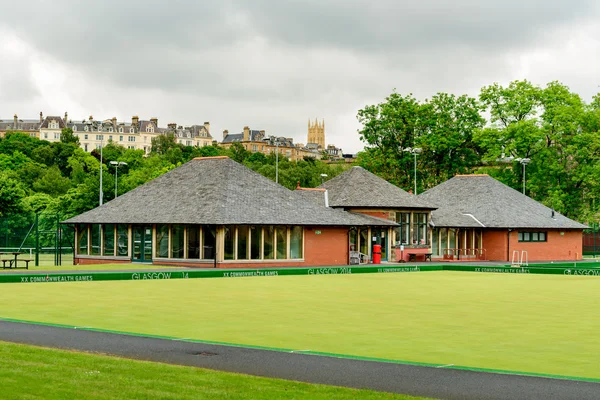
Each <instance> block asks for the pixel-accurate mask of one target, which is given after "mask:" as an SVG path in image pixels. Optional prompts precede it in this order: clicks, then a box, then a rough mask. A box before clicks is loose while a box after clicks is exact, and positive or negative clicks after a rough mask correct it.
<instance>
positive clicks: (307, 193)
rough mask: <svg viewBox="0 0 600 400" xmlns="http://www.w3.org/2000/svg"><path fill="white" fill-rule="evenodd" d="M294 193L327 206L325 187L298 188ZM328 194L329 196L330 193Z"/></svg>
mask: <svg viewBox="0 0 600 400" xmlns="http://www.w3.org/2000/svg"><path fill="white" fill-rule="evenodd" d="M294 194H295V195H296V196H298V197H299V198H301V199H305V200H310V201H313V202H315V203H316V204H318V205H320V206H322V207H325V189H305V188H300V189H298V188H296V190H294ZM327 196H329V193H328V194H327Z"/></svg>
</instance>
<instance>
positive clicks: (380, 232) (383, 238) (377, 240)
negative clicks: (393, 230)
mask: <svg viewBox="0 0 600 400" xmlns="http://www.w3.org/2000/svg"><path fill="white" fill-rule="evenodd" d="M387 240H388V238H387V229H377V228H372V229H371V258H372V257H373V245H375V244H378V245H381V261H387Z"/></svg>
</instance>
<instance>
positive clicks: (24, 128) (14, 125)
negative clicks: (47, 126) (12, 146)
mask: <svg viewBox="0 0 600 400" xmlns="http://www.w3.org/2000/svg"><path fill="white" fill-rule="evenodd" d="M41 124H42V113H40V119H39V120H37V119H19V117H18V116H17V114H15V116H14V117H13V118H12V119H9V118H6V119H0V137H4V135H6V132H8V131H19V132H24V133H27V134H29V136H31V137H37V138H39V136H40V125H41Z"/></svg>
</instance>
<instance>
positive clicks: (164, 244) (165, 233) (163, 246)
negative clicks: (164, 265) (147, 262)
mask: <svg viewBox="0 0 600 400" xmlns="http://www.w3.org/2000/svg"><path fill="white" fill-rule="evenodd" d="M156 257H157V258H168V257H169V225H156Z"/></svg>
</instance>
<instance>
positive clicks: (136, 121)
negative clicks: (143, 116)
mask: <svg viewBox="0 0 600 400" xmlns="http://www.w3.org/2000/svg"><path fill="white" fill-rule="evenodd" d="M139 123H140V117H138V116H137V115H134V116H133V117H131V125H133V126H134V127H136V128H137V126H138V124H139Z"/></svg>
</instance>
